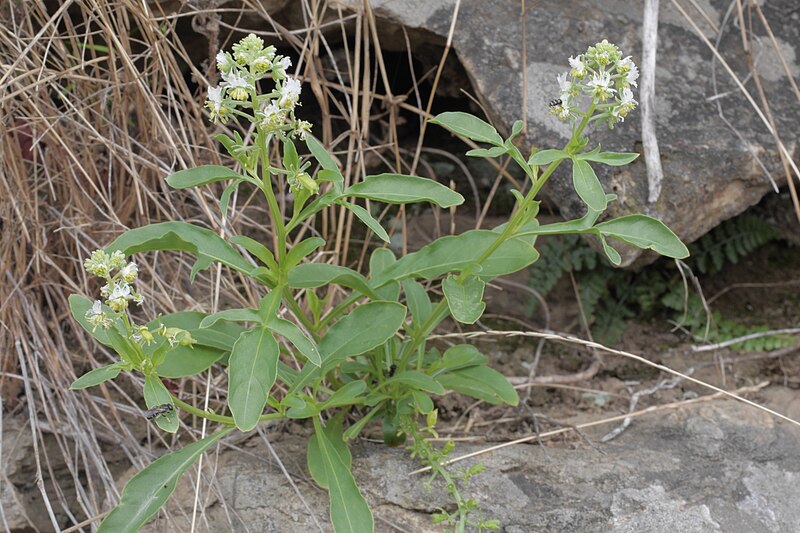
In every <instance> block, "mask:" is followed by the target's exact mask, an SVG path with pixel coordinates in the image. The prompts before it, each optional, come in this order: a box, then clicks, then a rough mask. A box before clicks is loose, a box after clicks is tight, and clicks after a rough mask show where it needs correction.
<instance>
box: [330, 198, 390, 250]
mask: <svg viewBox="0 0 800 533" xmlns="http://www.w3.org/2000/svg"><path fill="white" fill-rule="evenodd" d="M339 204H340V205H343V206H345V207H346V208H347V209H349V210H350V211H352V212H353V214H354V215H355V216H357V217H358V219H359V220H360V221H361V222H363V223H364V225H365V226H367V227H368V228H369V229H370V230H372V232H373V233H374V234H375V235H377V236H378V237H380V238H381V240H383V241H384V242H391V240H389V234H388V233H386V230H385V229H383V226H381V224H380V222H378V221H377V220H375V219H374V218H373V216H372V215H371V214H370V213H369V211H367V210H366V209H364V208H363V207H361V206H360V205H358V204H351V203H350V202H344V201H342V202H339Z"/></svg>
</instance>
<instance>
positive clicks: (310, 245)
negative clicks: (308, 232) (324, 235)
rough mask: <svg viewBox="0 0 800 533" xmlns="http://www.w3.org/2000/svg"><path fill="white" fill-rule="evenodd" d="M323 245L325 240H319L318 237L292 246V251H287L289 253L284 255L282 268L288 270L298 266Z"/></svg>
mask: <svg viewBox="0 0 800 533" xmlns="http://www.w3.org/2000/svg"><path fill="white" fill-rule="evenodd" d="M324 245H325V239H321V238H319V237H309V238H308V239H304V240H302V241H301V242H299V243H297V244H295V245H294V246H292V249H291V250H289V253H287V254H286V264H285V266H284V268H285V269H286V270H289V269H290V268H293V267H294V266H295V265H299V264H300V261H302V260H303V259H304V258H305V257H306V256H307V255H308V254H310V253H312V252H313V251H314V250H316V249H317V248H319V247H320V246H324Z"/></svg>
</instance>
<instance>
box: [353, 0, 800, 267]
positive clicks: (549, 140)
mask: <svg viewBox="0 0 800 533" xmlns="http://www.w3.org/2000/svg"><path fill="white" fill-rule="evenodd" d="M337 2H338V3H339V4H340V5H345V6H347V7H349V8H351V9H358V6H360V5H361V2H360V1H357V0H337ZM455 3H456V2H455V0H444V1H441V2H430V1H428V0H372V1H371V5H372V7H373V11H374V13H375V16H376V17H377V18H378V19H379V20H381V21H383V22H384V25H385V26H387V29H385V31H383V32H382V33H381V43H382V45H385V46H391V45H392V43H393V42H394V40H393V39H392V38H391V36H392V31H391V27H392V26H395V27H397V26H404V27H406V28H407V29H408V30H409V31H410V32H412V35H413V37H414V38H412V39H411V42H412V43H414V44H415V46H422V43H425V42H431V41H436V40H438V42H440V43H442V42H444V39H445V38H446V36H447V34H448V31H449V28H450V23H451V19H452V15H453V8H454V6H455ZM460 4H461V7H460V11H459V14H458V21H457V24H456V26H455V33H454V35H453V48H454V50H455V52H456V53H457V55H458V58H459V59H460V61H461V63H462V64H463V65H464V67H465V69H466V71H467V73H468V75H469V76H470V78H471V80H472V84H473V87H472V90H473V91H474V92H475V93H476V95H477V96H478V98H479V99H480V100H481V102H482V103H483V105H484V107H485V108H486V109H487V111H488V113H489V115H490V118H491V119H492V121H493V122H494V123H495V124H496V125H497V126H498V127H499V129H500V130H501V131H505V132H508V130H509V129H510V125H511V124H512V123H513V122H514V121H515V120H517V119H520V118H521V117H522V114H523V110H524V113H525V114H526V115H527V122H528V130H527V140H526V143H527V145H528V146H530V145H534V146H537V147H540V148H541V147H561V146H563V144H564V143H565V141H566V140H567V138H568V135H569V130H568V127H567V126H566V125H565V124H563V123H561V122H560V121H558V120H557V119H556V118H555V117H553V116H552V115H549V114H548V102H549V101H550V100H551V99H552V98H555V97H557V96H558V94H557V93H558V87H557V84H556V75H557V74H558V73H560V72H562V71H565V70H566V69H567V61H566V60H567V58H568V57H569V56H571V55H576V54H577V53H580V52H581V51H583V50H585V49H586V47H587V46H588V45H591V44H594V43H595V42H597V41H599V40H602V39H603V38H607V39H609V40H610V41H612V42H615V43H616V44H618V45H619V46H620V47H621V48H622V50H623V51H625V52H627V53H629V54H631V55H632V56H633V58H634V60H635V61H636V62H637V63H640V62H641V54H642V45H641V30H640V27H641V23H642V3H641V2H640V1H638V0H608V1H603V2H597V1H588V0H579V1H574V2H531V3H530V5H529V8H528V12H527V16H526V24H527V25H526V41H525V42H526V43H527V44H526V64H524V65H523V63H522V61H523V55H522V43H523V39H522V32H521V24H520V20H521V17H520V4H519V2H512V1H501V2H494V3H492V7H491V9H490V8H488V7H487V4H486V2H485V1H483V0H464V1H462V2H461V3H460ZM698 5H699V6H700V7H702V8H703V10H704V11H705V12H706V13H707V14H708V16H709V18H710V19H711V20H712V21H713V22H714V24H715V25H717V26H721V27H722V28H723V30H724V31H723V34H722V38H721V41H720V45H719V49H720V50H721V51H722V54H723V56H724V57H725V58H726V60H727V61H728V62H729V63H730V64H731V66H732V68H733V69H734V70H735V71H736V72H737V73H738V75H739V77H740V78H745V77H746V76H747V74H748V72H749V69H748V66H747V61H746V58H745V57H744V56H743V55H742V52H741V36H740V32H739V28H738V23H736V21H735V12H734V13H733V16H732V17H728V18H726V10H728V9H729V7H730V6H731V4H730V2H728V1H727V0H701V1H700V2H698ZM762 8H763V10H764V12H765V15H766V17H767V19H768V20H769V21H770V24H771V27H772V29H773V31H774V33H775V34H776V39H777V42H778V45H779V47H780V49H781V51H782V53H783V55H784V58H785V59H786V61H787V65H788V67H789V70H790V72H791V73H792V76H793V77H795V79H796V78H797V76H798V73H800V67H798V60H797V54H798V50H797V47H798V45H800V24H798V22H800V11H798V10H797V9H796V1H795V0H776V1H774V2H764V3H763V6H762ZM693 14H694V15H697V13H695V12H693ZM753 17H754V18H756V15H755V14H754V15H753ZM695 22H697V23H698V24H701V28H704V31H706V35H705V36H706V37H708V38H710V39H711V40H712V42H713V40H714V39H715V35H714V34H713V32H712V31H711V30H710V29H709V26H708V25H703V22H702V19H701V17H700V16H699V15H698V16H696V18H695ZM755 34H756V38H755V39H754V41H753V56H754V57H755V58H756V62H757V67H756V68H757V70H758V73H759V74H760V75H761V76H762V84H763V86H764V90H765V92H766V94H767V95H768V97H769V101H770V106H771V109H772V113H773V116H774V117H775V120H776V122H777V125H778V130H779V132H780V133H781V135H782V136H783V142H784V144H785V145H786V146H787V149H788V150H789V151H790V153H793V154H794V155H795V158H796V155H797V152H798V150H797V140H798V132H799V131H800V130H798V128H797V127H796V124H797V121H798V119H800V106H798V105H797V100H796V98H795V96H794V95H793V94H792V92H791V90H790V89H789V85H788V83H787V81H788V80H787V78H786V76H785V74H784V73H783V69H782V68H781V67H780V63H779V59H778V56H777V55H776V54H775V53H774V51H773V49H772V47H771V44H770V41H769V38H768V37H767V36H766V34H765V32H764V31H763V29H762V28H761V27H760V26H758V25H757V26H756V28H755ZM658 39H659V40H658V56H657V62H658V66H657V70H656V99H657V103H656V113H657V125H656V130H657V135H658V140H659V146H660V150H661V159H662V165H663V169H664V182H663V189H662V193H661V197H660V199H659V200H658V201H657V202H656V203H654V204H649V203H648V202H647V190H648V186H647V175H646V170H645V165H644V161H643V160H642V158H640V159H639V161H637V162H635V163H634V164H633V165H630V166H627V167H624V168H622V169H615V170H609V169H607V168H602V169H598V175H599V176H600V177H601V180H602V181H603V183H604V185H605V187H606V191H607V192H615V193H616V194H618V195H619V197H620V198H619V202H618V203H615V204H614V208H613V209H612V213H613V214H615V215H619V214H625V213H629V212H645V213H647V214H650V215H652V216H656V217H658V218H661V219H662V220H663V221H664V222H666V223H667V224H668V225H669V226H670V227H671V228H673V229H674V230H675V231H676V233H678V235H680V236H681V237H682V238H683V239H684V240H686V241H692V240H694V239H696V238H698V237H700V236H701V235H703V234H704V233H706V232H707V231H708V230H710V229H711V228H713V227H714V226H716V225H717V224H718V223H719V222H721V221H723V220H725V219H727V218H730V217H732V216H734V215H736V214H738V213H740V212H742V211H744V210H745V209H746V208H747V207H749V206H752V205H754V204H755V203H757V202H758V201H759V199H761V198H762V197H763V196H764V195H765V194H766V193H768V192H769V191H771V190H773V186H772V185H771V183H770V180H769V178H768V177H767V176H766V174H765V173H764V171H763V170H762V169H761V167H760V166H759V165H758V163H757V162H756V159H755V157H754V156H755V155H757V156H758V158H760V159H761V161H762V162H763V164H764V165H765V166H766V167H767V168H768V169H769V170H770V171H772V172H773V175H774V176H775V177H776V179H779V178H780V177H781V176H782V172H781V171H780V170H779V169H780V163H779V159H778V155H777V152H776V150H775V143H774V141H773V139H772V136H771V135H770V134H769V133H768V131H767V129H766V128H765V127H764V126H763V124H762V123H761V122H760V120H759V119H758V117H757V116H756V115H755V113H754V111H753V109H752V108H751V106H750V105H749V104H748V103H747V102H746V100H745V98H744V97H743V96H742V95H741V94H740V93H739V92H738V91H737V90H736V88H735V86H734V84H733V82H732V81H731V79H730V77H729V76H728V74H727V73H725V71H724V70H723V68H722V67H721V66H720V65H719V63H716V64H714V61H713V56H712V54H711V52H710V51H709V49H708V47H707V46H706V45H705V44H704V43H703V42H702V40H701V39H700V38H699V37H698V36H697V34H696V33H695V32H694V31H693V30H692V28H691V26H690V25H689V24H688V23H687V22H686V20H685V19H684V18H683V16H682V15H681V14H680V13H679V12H678V11H677V10H676V9H675V7H674V6H673V5H672V3H671V2H661V11H660V17H659V35H658ZM396 42H397V44H398V46H402V45H403V44H402V43H403V41H402V40H400V39H397V40H396ZM712 68H714V69H715V70H712ZM523 69H524V70H525V73H526V80H525V87H524V92H523V76H522V73H523ZM714 72H716V80H717V87H716V89H715V87H714V76H713V73H714ZM444 83H445V84H446V83H447V82H446V81H445V82H444ZM747 88H748V90H749V91H750V92H751V93H752V94H753V95H754V97H755V98H756V99H758V96H757V93H756V91H755V89H754V87H753V83H752V81H751V82H750V83H748V84H747ZM714 95H720V97H719V98H718V99H716V100H713V101H710V100H709V98H711V97H713V96H714ZM718 106H719V107H718ZM720 110H721V112H722V114H723V115H724V117H725V118H724V119H723V118H722V117H721V116H720ZM640 116H641V114H640V112H639V111H637V112H634V113H633V114H632V115H631V116H630V117H629V119H628V120H627V121H626V122H625V123H624V124H621V125H620V126H618V127H617V128H616V129H615V130H614V131H608V129H607V127H605V126H602V127H600V128H598V130H596V131H593V132H591V134H590V136H591V139H592V142H593V143H598V142H599V143H600V144H601V145H602V146H603V148H605V149H610V150H619V151H638V152H641V124H640V122H639V118H640ZM726 120H727V121H728V122H729V123H730V124H731V126H732V127H733V128H734V129H736V130H738V132H739V134H740V135H741V137H740V136H739V135H737V133H735V132H734V131H732V129H731V128H730V127H729V126H728V125H726ZM559 171H560V172H559V173H557V174H558V175H556V176H555V179H554V180H553V182H552V184H551V185H549V186H548V188H547V189H548V194H549V195H550V196H551V197H552V198H553V199H554V200H555V202H556V203H557V204H558V206H559V207H560V208H561V210H562V213H563V214H564V215H566V216H569V217H574V216H577V215H579V214H581V212H582V209H583V207H582V204H581V203H580V201H579V199H578V198H577V196H575V195H574V193H572V192H571V190H570V188H569V181H568V180H569V175H568V169H559ZM637 254H638V252H637V251H634V250H627V253H626V254H625V258H624V259H625V262H626V263H630V262H632V261H633V260H634V259H636V255H637ZM642 259H643V260H647V258H642Z"/></svg>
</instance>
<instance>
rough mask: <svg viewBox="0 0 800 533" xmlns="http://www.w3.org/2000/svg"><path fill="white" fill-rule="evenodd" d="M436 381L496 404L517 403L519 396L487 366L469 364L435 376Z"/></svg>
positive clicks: (446, 386) (501, 376) (502, 378)
mask: <svg viewBox="0 0 800 533" xmlns="http://www.w3.org/2000/svg"><path fill="white" fill-rule="evenodd" d="M436 381H438V382H439V383H441V384H442V385H444V386H445V388H448V389H450V390H454V391H456V392H460V393H461V394H466V395H467V396H472V397H473V398H477V399H479V400H483V401H485V402H488V403H491V404H494V405H497V404H501V403H507V404H509V405H517V404H518V403H519V396H517V391H516V390H514V387H512V386H511V384H510V383H509V382H508V380H507V379H506V378H505V377H504V376H503V375H502V374H501V373H500V372H498V371H496V370H494V369H492V368H489V367H487V366H471V367H468V368H462V369H460V370H454V371H452V372H448V373H446V374H441V375H439V376H437V377H436Z"/></svg>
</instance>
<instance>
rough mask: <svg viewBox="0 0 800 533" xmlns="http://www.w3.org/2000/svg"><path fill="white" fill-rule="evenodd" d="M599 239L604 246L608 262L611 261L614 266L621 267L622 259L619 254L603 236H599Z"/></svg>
mask: <svg viewBox="0 0 800 533" xmlns="http://www.w3.org/2000/svg"><path fill="white" fill-rule="evenodd" d="M598 237H600V242H601V243H602V245H603V251H604V252H605V253H606V257H608V260H609V261H611V264H612V265H614V266H619V265H620V264H622V257H620V255H619V252H618V251H616V250H615V249H614V248H613V247H612V246H611V245H610V244H608V243H607V242H606V240H605V238H604V237H603V236H602V235H598Z"/></svg>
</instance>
